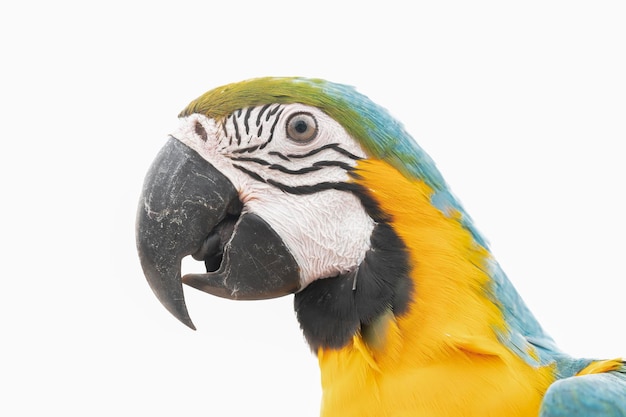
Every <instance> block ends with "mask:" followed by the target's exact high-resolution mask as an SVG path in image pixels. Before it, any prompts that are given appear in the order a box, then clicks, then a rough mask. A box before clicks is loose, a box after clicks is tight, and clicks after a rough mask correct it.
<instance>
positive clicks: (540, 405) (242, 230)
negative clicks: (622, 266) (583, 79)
mask: <svg viewBox="0 0 626 417" xmlns="http://www.w3.org/2000/svg"><path fill="white" fill-rule="evenodd" d="M179 119H180V125H179V127H178V129H177V130H176V131H175V132H174V133H173V134H172V135H171V136H170V137H169V139H168V140H167V142H166V144H165V145H164V147H163V148H162V150H161V151H160V152H159V154H158V155H157V156H156V159H155V160H154V162H153V164H152V166H151V167H150V168H149V171H148V173H147V175H146V178H145V182H144V186H143V189H142V194H141V198H140V202H139V207H138V214H137V225H136V236H137V248H138V253H139V258H140V261H141V265H142V268H143V271H144V274H145V276H146V278H147V281H148V283H149V285H150V286H151V288H152V290H153V291H154V293H155V294H156V296H157V297H158V299H159V300H160V302H161V303H162V304H163V305H164V306H165V307H166V308H167V309H168V310H169V311H170V312H171V313H172V314H173V315H174V316H175V317H176V318H178V319H179V320H180V321H181V322H182V323H184V324H186V325H187V326H189V327H190V328H192V329H195V327H194V325H193V323H192V321H191V319H190V317H189V314H188V311H187V307H186V304H185V300H184V294H183V286H182V284H183V283H184V284H186V285H188V286H191V287H194V288H196V289H198V290H201V291H204V292H207V293H209V294H213V295H215V296H219V297H224V298H227V299H233V300H249V299H257V300H258V299H268V298H273V297H280V296H284V295H288V294H294V306H295V313H296V316H297V319H298V321H299V324H300V327H301V329H302V332H303V334H304V337H305V339H306V341H307V342H308V345H309V346H310V348H311V349H312V351H313V353H314V354H315V355H316V356H317V358H318V361H319V367H320V373H321V385H322V393H323V394H322V395H323V397H322V403H321V416H323V417H334V416H341V417H350V416H359V417H364V416H389V417H392V416H393V417H396V416H412V417H415V416H465V417H471V416H479V417H488V416H498V417H501V416H506V417H526V416H541V417H557V416H559V417H560V416H570V417H571V416H581V417H582V416H585V417H589V416H605V417H606V416H610V417H617V416H626V364H625V363H624V362H623V361H622V360H621V359H608V360H605V359H581V358H574V357H571V356H569V355H567V354H566V353H564V352H562V351H561V350H560V349H559V348H558V347H557V346H556V344H555V342H554V341H553V339H552V338H551V337H550V336H549V335H548V334H547V333H546V332H545V331H544V330H543V329H542V327H541V326H540V324H539V323H538V321H537V320H536V319H535V317H534V316H533V315H532V313H531V312H530V311H529V309H528V308H527V307H526V305H525V304H524V302H523V300H522V298H521V297H520V295H519V294H518V292H517V291H516V290H515V288H514V287H513V285H512V283H511V281H510V280H509V279H508V278H507V276H506V274H505V273H504V272H503V270H502V269H501V267H500V265H499V264H498V262H497V261H496V260H495V259H494V257H493V256H492V254H491V252H490V250H489V247H488V244H487V242H486V241H485V239H484V238H483V236H482V235H481V234H480V233H479V232H478V230H477V228H476V227H475V225H474V223H473V222H472V219H471V218H470V217H469V216H468V215H467V213H466V212H465V211H464V209H463V207H462V206H461V204H460V203H459V201H458V199H457V198H456V197H455V196H454V195H453V194H452V192H451V191H450V189H449V187H448V186H447V184H446V182H445V181H444V179H443V178H442V175H441V174H440V172H439V170H438V169H437V168H436V166H435V164H434V163H433V161H432V159H431V158H430V157H429V156H428V155H427V154H426V153H425V151H424V150H422V148H420V146H418V144H417V143H416V141H415V140H414V139H413V138H412V137H411V136H410V135H409V134H408V133H407V132H406V130H405V128H404V127H403V126H402V125H401V123H399V122H398V121H396V120H395V119H394V118H393V117H392V116H391V115H390V113H389V112H388V111H387V110H385V109H384V108H382V107H381V106H379V105H377V104H375V103H373V102H372V101H371V100H370V99H368V98H367V97H366V96H365V95H363V94H361V93H359V92H358V91H357V90H356V89H355V88H353V87H351V86H346V85H342V84H336V83H331V82H328V81H325V80H320V79H307V78H298V77H293V78H291V77H290V78H280V77H267V78H257V79H251V80H246V81H242V82H237V83H233V84H229V85H226V86H223V87H219V88H215V89H213V90H211V91H209V92H207V93H205V94H203V95H201V96H200V97H198V98H197V99H195V100H193V101H192V102H191V103H190V104H189V105H188V106H187V107H186V108H185V109H184V110H183V111H182V112H181V113H180V115H179ZM188 255H191V256H193V257H194V258H195V259H196V260H199V261H204V263H205V266H206V271H207V272H206V273H193V274H187V275H185V276H182V277H181V261H182V259H183V258H184V257H186V256H188Z"/></svg>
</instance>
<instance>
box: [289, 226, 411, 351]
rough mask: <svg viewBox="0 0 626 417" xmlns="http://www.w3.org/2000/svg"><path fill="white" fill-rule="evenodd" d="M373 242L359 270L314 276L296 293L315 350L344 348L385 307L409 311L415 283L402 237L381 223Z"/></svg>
mask: <svg viewBox="0 0 626 417" xmlns="http://www.w3.org/2000/svg"><path fill="white" fill-rule="evenodd" d="M371 243H372V246H371V248H370V250H369V251H368V252H367V253H366V255H365V259H364V260H363V262H362V263H361V265H359V267H358V269H357V270H355V271H353V272H350V273H348V274H345V275H339V276H337V277H333V278H326V279H319V280H316V281H313V282H312V283H311V284H309V285H308V286H307V287H306V288H305V289H304V290H302V291H300V292H299V293H297V294H296V295H295V298H294V307H295V311H296V315H297V317H298V321H299V322H300V327H301V328H302V331H303V333H304V336H305V338H306V340H307V342H308V343H309V346H310V347H311V349H312V350H313V351H314V352H317V350H318V349H319V348H320V347H321V348H328V349H340V348H342V347H343V346H345V345H346V344H347V343H349V342H350V340H352V337H353V336H354V335H355V334H357V332H359V331H361V330H362V329H363V328H364V327H366V326H367V325H369V324H371V323H372V322H373V321H374V320H375V319H376V318H377V317H379V316H380V315H381V314H383V313H385V312H386V311H389V310H391V312H393V314H394V315H395V316H399V315H402V314H403V313H405V312H406V311H407V310H408V306H409V302H410V300H411V298H412V297H411V295H412V292H413V283H412V281H411V279H410V277H409V272H410V264H409V261H408V259H409V258H408V253H407V249H406V246H405V245H404V242H402V240H401V239H400V237H398V235H397V234H396V233H395V232H394V231H393V229H392V228H391V226H389V225H388V224H386V223H379V224H377V225H376V227H375V228H374V231H373V232H372V237H371ZM355 274H356V277H355ZM355 279H356V287H355V286H354V284H355Z"/></svg>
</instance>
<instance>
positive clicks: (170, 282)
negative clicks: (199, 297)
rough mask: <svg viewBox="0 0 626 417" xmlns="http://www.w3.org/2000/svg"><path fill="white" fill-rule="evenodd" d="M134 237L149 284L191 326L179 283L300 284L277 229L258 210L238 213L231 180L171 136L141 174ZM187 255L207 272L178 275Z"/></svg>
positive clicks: (218, 286)
mask: <svg viewBox="0 0 626 417" xmlns="http://www.w3.org/2000/svg"><path fill="white" fill-rule="evenodd" d="M136 238H137V250H138V253H139V258H140V260H141V266H142V268H143V271H144V274H145V276H146V279H147V280H148V283H149V284H150V287H151V288H152V290H153V291H154V293H155V294H156V296H157V298H158V299H159V301H160V302H161V303H162V304H163V305H164V306H165V307H166V308H167V309H168V310H169V311H170V313H172V314H173V315H174V316H175V317H176V318H178V319H179V320H180V321H181V322H182V323H184V324H186V325H187V326H189V327H190V328H192V329H195V327H194V325H193V323H192V321H191V318H190V317H189V313H188V311H187V306H186V304H185V298H184V294H183V288H182V283H183V282H185V283H186V284H188V285H190V286H193V287H195V288H198V289H200V290H203V291H206V292H208V293H211V294H214V295H217V296H220V297H225V298H230V299H264V298H273V297H278V296H281V295H286V294H289V293H293V292H296V291H297V290H298V289H299V286H300V280H299V268H298V265H297V263H296V261H295V260H294V258H293V256H292V255H291V253H290V252H289V250H288V248H287V247H286V246H285V244H284V242H283V241H282V239H280V237H279V236H278V234H277V233H276V232H275V231H274V230H273V229H272V228H271V226H270V225H269V224H267V222H265V221H264V220H263V219H261V218H260V217H259V216H257V215H255V214H252V213H244V214H241V203H240V202H239V199H238V193H237V191H236V190H235V187H234V186H233V184H232V183H231V182H230V180H229V179H228V178H227V177H226V176H224V174H222V173H221V172H220V171H218V170H217V169H216V168H215V167H214V166H213V165H211V164H210V163H209V162H207V161H206V160H205V159H204V158H202V157H201V156H200V155H199V154H198V153H197V152H195V151H194V150H192V149H191V148H189V147H188V146H186V145H184V144H183V143H182V142H180V141H179V140H177V139H175V138H170V139H169V140H168V142H167V143H166V144H165V146H164V147H163V149H161V151H160V152H159V154H158V155H157V157H156V159H155V160H154V162H153V163H152V166H151V167H150V169H149V171H148V173H147V175H146V178H145V181H144V186H143V190H142V193H141V198H140V201H139V207H138V212H137V224H136ZM187 255H194V258H196V259H204V260H205V263H206V265H207V273H206V274H191V275H187V276H185V277H182V278H181V261H182V259H183V258H184V257H185V256H187ZM218 267H219V269H218ZM215 269H217V270H216V271H215Z"/></svg>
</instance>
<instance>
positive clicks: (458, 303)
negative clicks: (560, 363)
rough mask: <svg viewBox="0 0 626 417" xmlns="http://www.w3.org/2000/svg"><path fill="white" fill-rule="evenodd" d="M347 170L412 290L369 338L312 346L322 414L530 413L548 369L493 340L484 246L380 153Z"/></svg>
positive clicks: (498, 321) (497, 319) (496, 320)
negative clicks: (389, 233)
mask: <svg viewBox="0 0 626 417" xmlns="http://www.w3.org/2000/svg"><path fill="white" fill-rule="evenodd" d="M357 172H358V174H359V180H358V182H359V183H360V184H362V185H363V186H365V187H366V188H367V189H368V190H369V192H370V193H371V194H372V196H373V197H374V198H375V199H376V201H378V203H379V204H380V205H381V209H382V210H384V211H385V212H386V213H390V214H391V216H392V223H393V227H394V230H395V231H396V232H397V233H398V234H399V236H400V237H401V238H402V239H403V240H404V242H406V243H407V249H408V251H409V253H410V256H411V262H412V273H411V277H412V279H413V282H414V296H413V301H412V304H411V306H410V308H409V311H408V312H407V313H406V314H404V315H402V316H401V317H394V316H393V314H391V313H390V314H388V315H387V316H385V317H383V318H381V320H379V323H377V324H376V325H375V326H376V327H377V328H378V329H377V331H376V335H377V336H376V342H375V343H374V342H373V341H372V340H370V339H369V338H368V337H366V336H361V335H356V336H355V337H354V338H353V341H352V343H350V344H349V345H348V346H346V347H344V348H342V349H340V350H323V349H320V351H319V352H318V358H319V364H320V369H321V375H322V388H323V401H322V413H321V415H322V417H335V416H337V417H339V416H341V417H350V416H360V417H365V416H378V417H381V416H389V417H401V416H411V417H417V416H442V417H445V416H459V417H460V416H464V417H472V416H480V417H488V416H506V417H526V416H536V415H537V414H538V410H539V404H540V401H541V398H542V396H543V393H544V392H545V390H546V389H547V387H548V385H549V384H550V383H551V382H552V381H553V380H554V377H553V370H552V369H551V368H549V367H544V368H533V367H531V366H530V365H528V364H526V363H525V362H524V361H523V360H521V359H520V358H519V357H518V356H516V355H515V354H514V353H512V352H511V351H510V350H509V349H507V348H506V347H505V346H504V345H502V344H501V343H500V342H499V341H498V338H497V334H496V330H497V329H504V328H505V326H506V323H505V322H504V319H503V317H502V314H501V312H500V311H499V310H498V308H497V307H496V306H495V305H494V304H493V303H492V302H491V301H490V300H489V299H488V297H487V291H486V286H487V284H488V283H489V276H488V275H487V273H486V272H485V269H486V266H485V265H486V261H487V260H488V257H489V256H490V255H489V253H488V252H487V251H486V250H485V249H484V248H482V247H480V246H479V245H477V244H475V243H474V241H473V240H472V237H471V234H470V233H469V232H468V231H467V230H465V229H464V228H463V227H462V226H461V224H460V222H459V221H458V219H457V218H456V217H455V215H454V213H452V214H450V213H448V215H444V214H443V213H441V212H440V211H439V210H438V209H437V208H436V207H434V206H433V205H432V204H431V202H430V197H431V194H432V190H431V189H430V188H429V187H428V186H427V185H425V184H424V183H422V182H419V181H410V180H407V179H406V178H405V177H403V176H402V175H401V174H400V173H398V172H397V171H396V170H395V169H393V168H391V167H389V165H387V164H386V163H384V162H381V161H372V160H368V161H360V162H359V165H358V166H357ZM389 184H394V187H393V188H389Z"/></svg>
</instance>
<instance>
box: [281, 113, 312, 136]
mask: <svg viewBox="0 0 626 417" xmlns="http://www.w3.org/2000/svg"><path fill="white" fill-rule="evenodd" d="M286 128H287V137H289V139H291V140H293V141H294V142H298V143H307V142H310V141H312V140H313V139H314V138H315V136H317V120H315V117H314V116H313V115H312V114H310V113H305V112H301V113H295V114H292V115H291V116H290V117H289V119H287V125H286Z"/></svg>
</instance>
